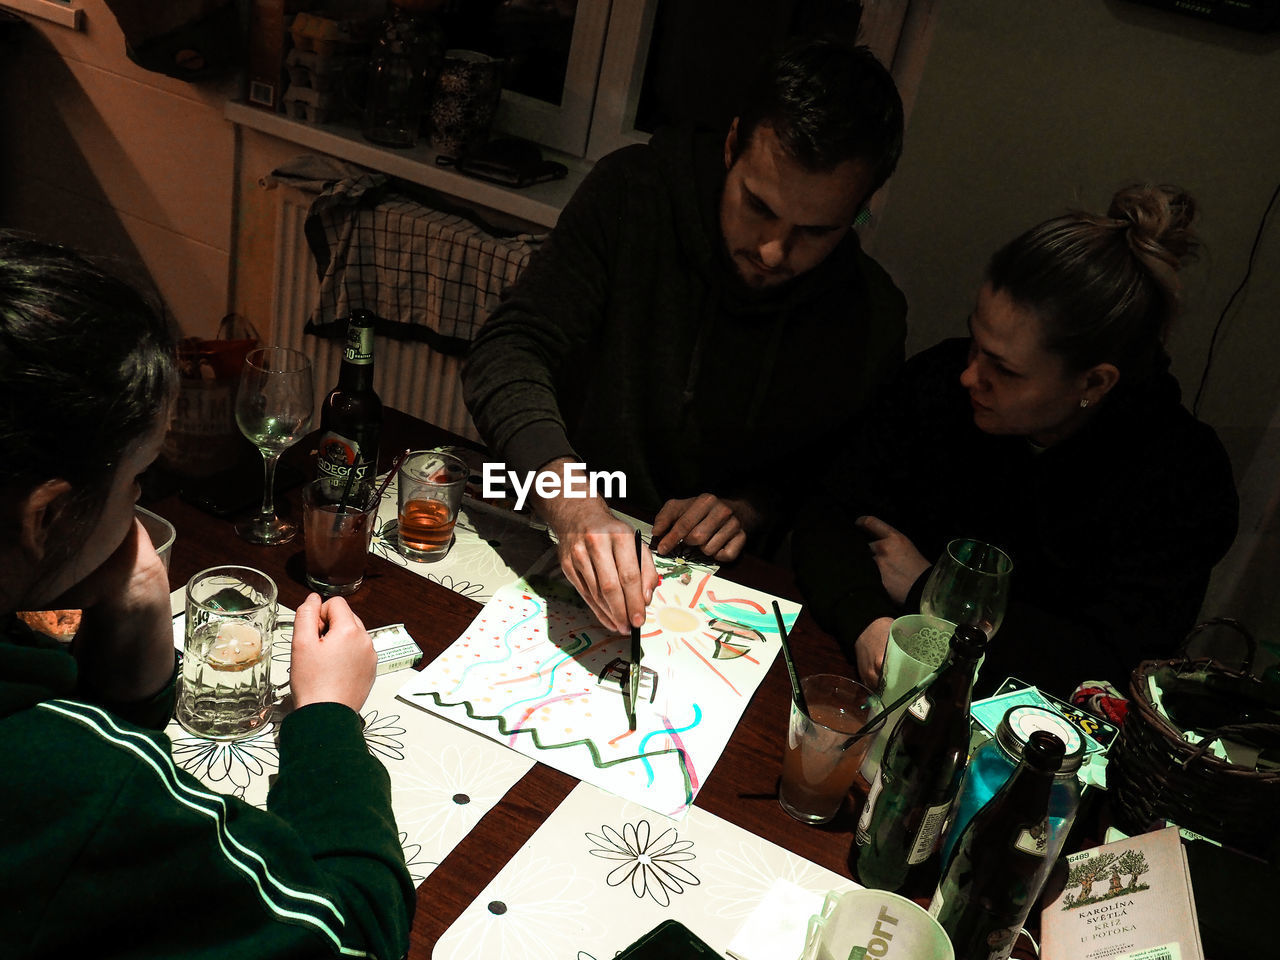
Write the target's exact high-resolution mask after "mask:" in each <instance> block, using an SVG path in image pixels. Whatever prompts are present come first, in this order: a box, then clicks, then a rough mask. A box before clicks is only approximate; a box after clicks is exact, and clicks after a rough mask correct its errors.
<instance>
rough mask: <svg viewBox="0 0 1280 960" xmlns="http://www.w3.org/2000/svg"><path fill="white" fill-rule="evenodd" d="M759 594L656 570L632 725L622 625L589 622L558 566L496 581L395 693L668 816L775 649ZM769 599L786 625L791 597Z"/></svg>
mask: <svg viewBox="0 0 1280 960" xmlns="http://www.w3.org/2000/svg"><path fill="white" fill-rule="evenodd" d="M773 600H774V598H773V597H771V596H769V595H767V594H764V593H761V592H759V591H757V590H752V589H750V588H747V587H743V586H740V585H739V584H736V583H732V582H730V581H728V580H722V579H720V578H718V577H716V576H714V575H712V574H710V573H702V572H699V571H695V570H688V569H686V570H685V571H684V572H683V573H681V574H680V575H678V576H677V575H669V576H666V577H664V579H663V581H662V583H661V584H660V585H659V587H658V589H657V590H656V591H655V593H654V596H653V600H652V602H651V603H650V604H649V608H648V611H647V619H646V621H645V625H644V627H643V628H642V630H641V638H642V643H643V651H644V655H643V658H642V665H643V675H642V678H641V682H640V684H639V687H638V689H639V703H638V707H637V710H636V729H635V730H631V729H629V723H628V719H629V718H628V716H627V710H626V706H625V698H624V696H623V690H624V689H625V687H626V684H627V681H626V679H625V678H626V675H627V667H628V664H629V663H630V637H629V636H628V635H618V634H612V633H609V632H608V631H606V630H605V629H604V628H602V627H601V626H599V624H598V623H597V622H596V619H595V617H594V615H593V614H592V613H591V611H590V610H589V609H588V608H587V607H586V605H585V604H584V603H583V602H582V600H581V599H580V598H579V597H578V595H577V593H576V591H575V590H574V589H573V587H572V586H571V585H570V584H569V583H568V582H567V581H566V580H565V579H564V578H563V576H562V575H561V574H560V572H559V570H558V569H556V570H553V571H551V572H539V573H534V574H530V575H529V576H528V577H526V578H524V579H522V580H519V581H517V582H516V583H515V584H512V585H511V586H507V587H503V588H502V589H501V590H499V591H498V593H497V594H495V595H494V597H493V599H492V600H491V601H489V603H488V604H486V605H485V607H484V609H483V610H481V611H480V614H479V615H478V616H477V617H476V619H475V620H474V621H473V622H472V624H471V626H470V627H469V628H468V629H467V630H466V632H465V633H463V635H462V636H461V637H460V638H459V639H458V640H457V641H456V642H455V643H454V644H453V645H451V646H450V647H449V648H448V649H447V650H445V651H444V652H443V653H442V654H441V655H440V656H439V657H437V658H436V659H435V660H434V661H433V662H432V663H431V664H429V665H428V666H427V667H426V668H425V669H424V670H422V671H421V672H420V673H417V674H414V675H412V676H411V677H410V678H409V680H408V681H407V682H406V683H405V685H404V687H403V689H402V690H401V691H400V696H401V698H402V699H404V700H407V701H408V702H410V703H414V704H417V705H418V706H420V707H422V708H423V709H426V710H430V711H432V712H433V713H437V714H439V715H440V716H442V717H445V718H447V719H449V720H452V721H454V722H455V723H458V724H460V725H462V726H465V727H469V728H471V729H473V730H476V731H478V732H480V733H483V734H485V735H486V736H489V737H492V738H493V739H494V740H497V741H498V742H500V743H504V744H506V745H507V746H509V747H511V748H512V749H514V750H518V751H520V752H522V753H524V754H526V755H528V756H530V757H533V758H535V759H537V760H540V761H542V762H543V763H546V764H548V765H550V766H552V767H555V768H556V769H558V770H562V771H564V772H565V773H568V774H570V775H572V776H575V777H577V778H579V779H580V780H586V781H587V782H589V783H593V784H595V785H596V786H599V787H602V788H603V789H606V790H608V791H610V792H612V793H615V794H617V795H618V796H620V797H624V798H626V799H629V800H634V801H636V802H637V803H641V804H643V805H644V806H646V807H648V808H649V809H651V810H654V811H656V812H658V813H661V814H664V815H667V816H682V815H683V813H684V811H685V810H686V809H687V808H688V807H689V805H691V804H692V803H693V800H694V798H695V797H696V796H697V793H698V790H699V789H700V788H701V786H702V784H703V782H705V780H706V778H707V777H708V776H709V775H710V773H711V770H712V767H714V765H715V763H716V761H717V760H718V759H719V757H720V754H721V753H722V752H723V750H724V747H725V744H726V743H727V742H728V739H729V736H730V735H731V734H732V733H733V730H734V728H735V726H736V725H737V723H738V720H739V718H740V717H741V716H742V712H743V710H745V709H746V706H747V703H748V702H749V701H750V699H751V696H752V694H753V693H754V692H755V690H756V688H757V687H758V686H759V684H760V682H761V680H763V678H764V676H765V674H766V673H767V672H768V670H769V667H770V665H771V664H772V663H773V660H774V658H775V657H776V656H777V654H778V650H779V649H780V646H779V642H778V627H777V620H776V618H775V615H774V613H773V609H772V606H771V604H772V602H773ZM779 603H780V609H781V611H782V614H783V619H784V622H785V623H786V625H787V628H788V630H789V629H790V627H791V624H792V623H794V621H795V618H796V617H797V616H798V615H799V612H800V606H799V604H796V603H792V602H790V601H779Z"/></svg>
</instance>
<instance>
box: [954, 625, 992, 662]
mask: <svg viewBox="0 0 1280 960" xmlns="http://www.w3.org/2000/svg"><path fill="white" fill-rule="evenodd" d="M986 649H987V634H986V632H985V631H984V630H983V629H982V628H981V627H975V626H973V625H972V624H969V623H961V624H958V625H957V626H956V630H955V633H953V634H952V635H951V652H952V653H953V654H959V655H960V656H962V657H964V658H965V659H967V660H977V659H978V657H980V656H982V654H983V652H984V651H985V650H986Z"/></svg>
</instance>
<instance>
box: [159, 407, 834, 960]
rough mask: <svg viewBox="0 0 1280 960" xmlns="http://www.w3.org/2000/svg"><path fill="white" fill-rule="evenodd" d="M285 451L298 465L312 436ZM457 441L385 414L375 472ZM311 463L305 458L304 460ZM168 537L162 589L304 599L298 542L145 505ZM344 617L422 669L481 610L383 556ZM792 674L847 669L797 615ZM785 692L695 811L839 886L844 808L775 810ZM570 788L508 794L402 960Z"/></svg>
mask: <svg viewBox="0 0 1280 960" xmlns="http://www.w3.org/2000/svg"><path fill="white" fill-rule="evenodd" d="M308 441H312V442H304V443H302V444H299V445H298V446H297V447H296V448H295V449H294V450H293V451H290V453H291V454H292V455H293V456H294V457H296V458H298V459H299V461H305V459H306V457H307V455H308V453H310V451H311V450H313V449H314V443H313V441H314V437H311V438H308ZM458 442H462V443H465V442H466V441H462V440H460V438H458V437H455V436H453V435H451V434H449V433H446V432H445V431H442V430H440V429H438V428H436V427H433V426H431V425H430V424H427V423H424V422H423V421H421V420H417V419H415V418H412V417H409V416H406V415H404V414H401V413H398V412H397V411H393V410H388V411H386V416H385V419H384V424H383V438H382V463H381V468H382V469H384V470H385V469H386V468H387V467H388V466H389V465H390V461H391V460H392V459H394V456H395V454H396V453H397V452H399V451H400V450H403V449H405V448H406V447H413V448H415V449H418V448H422V447H431V446H436V445H438V444H441V443H458ZM312 456H313V455H312ZM277 502H278V507H279V509H280V512H281V513H291V514H292V516H294V517H297V515H298V505H297V498H296V491H294V495H288V494H286V495H283V496H279V497H278V498H277ZM144 505H145V506H147V507H148V508H149V509H152V510H154V511H155V512H157V513H159V514H160V515H161V516H163V517H165V518H166V519H168V520H169V521H170V522H172V523H173V524H174V526H175V527H177V529H178V539H177V542H176V543H175V544H174V548H173V555H172V558H171V567H170V571H169V582H170V585H171V586H172V587H173V588H174V589H177V588H179V587H181V586H182V585H183V584H185V583H186V582H187V580H188V579H189V578H190V577H191V576H192V574H194V573H196V572H197V571H200V570H203V569H205V568H206V567H212V566H216V565H218V564H223V563H243V564H247V565H249V566H252V567H257V568H258V569H260V570H263V571H265V572H266V573H268V574H269V575H270V576H271V577H273V578H274V579H275V581H276V583H277V584H278V586H279V589H280V602H281V603H282V604H284V605H286V606H289V607H296V606H297V605H298V604H300V603H301V602H302V601H303V600H304V599H305V598H306V595H307V592H308V588H307V587H306V583H305V580H304V579H303V573H304V559H303V552H302V541H301V538H297V539H295V540H294V541H293V542H291V543H287V544H283V545H280V546H274V547H261V546H255V545H254V544H250V543H246V542H245V541H243V540H241V539H240V538H239V537H237V536H236V534H235V531H234V529H233V528H232V524H231V522H230V521H227V520H222V519H219V518H217V517H214V516H212V515H210V514H207V513H204V512H202V511H201V510H198V509H196V508H195V507H193V506H190V505H189V504H187V503H186V502H184V501H183V500H182V499H181V498H180V497H179V496H177V495H176V494H170V495H168V496H165V497H162V498H160V499H157V500H152V501H148V502H146V503H145V504H144ZM720 576H723V577H726V578H728V579H730V580H734V581H737V582H739V583H742V584H745V585H746V586H749V587H754V588H756V589H759V590H764V591H767V592H768V593H772V594H774V595H776V596H781V597H787V598H790V599H794V600H799V599H800V597H799V594H798V592H797V591H796V587H795V584H794V582H793V580H792V578H791V575H790V574H789V573H788V572H787V571H784V570H782V569H780V568H779V567H776V566H774V565H771V564H768V563H765V562H763V561H760V560H758V559H756V558H754V557H743V558H742V559H740V560H738V561H737V562H735V563H733V564H731V565H728V566H725V567H723V568H722V569H721V571H720ZM349 599H350V603H351V606H352V609H354V610H355V611H356V613H357V614H358V615H359V616H360V617H361V619H362V620H363V621H364V622H365V624H367V625H368V626H370V627H375V626H381V625H382V624H386V623H399V622H403V623H404V624H405V625H406V626H407V628H408V629H409V632H410V633H411V634H412V635H413V636H414V637H415V638H416V639H417V641H418V643H419V645H420V646H421V647H422V648H423V651H424V654H425V656H424V660H423V662H424V663H426V662H429V661H430V660H432V659H433V658H434V657H436V656H437V655H438V654H439V653H440V652H441V651H443V650H444V649H445V648H446V647H448V646H449V645H450V644H451V643H452V642H453V641H454V640H455V639H457V637H458V636H459V635H461V634H462V632H463V631H464V630H465V629H466V628H467V627H468V626H469V625H470V623H471V621H472V619H473V618H474V617H475V615H476V613H477V612H478V611H479V610H480V604H478V603H477V602H475V601H474V600H470V599H468V598H466V597H463V596H461V595H459V594H456V593H454V592H452V591H450V590H446V589H445V588H444V587H441V586H439V585H437V584H435V583H432V582H430V581H428V580H426V579H425V578H422V577H419V576H417V575H416V574H415V573H413V572H411V571H408V570H404V569H402V568H400V567H398V566H396V565H395V564H393V563H390V562H388V561H386V560H384V559H382V558H381V557H378V556H374V555H371V556H370V557H369V567H368V571H367V574H366V577H365V582H364V586H363V587H361V589H360V591H359V592H358V593H356V594H355V595H354V596H353V597H351V598H349ZM791 638H792V639H791V643H792V649H793V652H794V655H795V659H796V666H797V669H798V670H799V671H800V673H801V674H807V673H822V672H827V671H830V672H847V671H848V670H849V669H850V666H849V664H848V662H847V661H846V660H845V658H844V656H843V655H842V654H841V652H840V649H839V647H838V646H837V645H836V643H835V641H834V639H832V638H831V637H830V636H829V635H827V634H826V633H824V632H823V631H822V630H820V629H819V628H818V627H817V625H816V624H815V623H814V622H813V620H812V619H811V618H810V617H809V615H808V613H807V612H806V613H802V614H801V617H800V619H799V620H798V621H797V623H796V625H795V629H794V630H793V632H792V634H791ZM790 698H791V689H790V684H789V682H788V680H787V672H786V668H785V665H784V664H783V662H782V660H781V658H779V659H778V660H777V661H776V662H775V663H774V665H773V667H772V669H771V670H770V671H769V674H768V676H767V677H766V678H765V681H764V682H763V683H762V684H761V686H760V688H759V690H757V691H756V694H755V696H754V697H753V698H752V701H751V703H750V705H749V706H748V707H747V710H746V712H745V713H744V714H743V716H742V720H741V722H740V723H739V725H738V728H737V730H736V731H735V733H734V735H733V737H732V738H731V739H730V741H729V744H728V746H727V747H726V748H725V751H724V754H723V755H722V756H721V758H720V760H719V762H718V763H717V764H716V766H715V768H714V770H713V771H712V773H711V776H710V777H709V778H708V779H707V781H706V783H705V785H704V786H703V788H702V791H701V792H700V793H699V794H698V799H697V805H698V806H699V807H702V808H703V809H705V810H708V811H710V812H711V813H714V814H716V815H717V816H719V817H723V818H724V819H726V820H729V821H731V822H733V823H736V824H738V825H739V826H742V827H744V828H746V829H747V830H750V831H751V832H752V833H755V834H757V835H759V836H761V837H764V838H766V839H768V840H771V841H773V842H774V843H777V844H779V845H781V846H783V847H786V848H787V849H789V850H792V851H794V852H795V853H797V854H799V855H800V856H802V857H805V858H807V859H809V860H812V861H814V862H815V863H818V864H821V865H822V866H824V867H827V868H828V869H830V870H833V871H835V872H837V873H839V874H841V875H843V876H849V868H848V865H847V863H846V858H847V856H848V853H849V847H850V845H851V844H852V842H853V825H854V819H853V814H852V812H851V811H849V810H848V809H846V810H845V811H844V812H843V813H842V814H841V815H840V816H839V817H837V818H836V820H835V821H833V822H832V823H831V824H828V825H826V826H821V827H812V826H806V825H804V824H801V823H799V822H797V821H795V820H793V819H791V817H789V816H788V815H787V814H785V813H784V812H783V811H782V808H781V807H779V806H778V801H777V780H778V773H779V771H780V770H781V765H782V744H783V740H784V737H785V734H786V725H787V717H788V712H789V709H790ZM576 782H577V781H576V780H575V779H574V778H573V777H570V776H568V775H567V774H564V773H561V772H559V771H557V770H553V769H551V768H550V767H547V766H545V765H543V764H540V763H539V764H537V765H535V766H534V768H533V769H532V770H531V771H530V772H529V773H528V774H527V775H526V776H525V777H524V778H523V779H522V780H521V781H520V782H519V783H518V784H517V785H516V786H515V787H514V788H513V789H512V790H511V792H510V793H509V794H508V795H507V797H506V798H505V799H504V800H503V801H502V803H500V804H499V805H498V806H497V807H495V808H494V809H493V810H492V811H491V812H490V813H489V815H488V816H486V817H485V818H484V819H483V820H482V821H481V822H480V824H479V825H477V827H476V828H475V829H474V830H473V831H472V832H471V833H470V834H469V835H468V836H467V838H466V839H465V840H464V841H463V842H462V843H461V844H459V846H458V847H457V848H455V849H454V851H453V852H452V853H451V854H450V855H449V856H448V857H447V858H446V859H445V860H444V862H443V863H441V864H440V866H439V867H437V868H436V869H435V870H434V871H433V872H432V874H431V875H430V876H429V877H428V878H427V879H426V881H425V882H424V883H423V884H422V886H421V887H419V888H418V910H417V914H416V915H415V917H414V923H413V938H412V943H411V946H410V950H409V956H410V958H412V960H427V958H429V957H430V956H431V950H432V947H433V946H434V944H435V942H436V940H437V939H438V938H439V937H440V936H441V935H442V934H443V933H444V932H445V931H446V930H447V929H448V928H449V926H450V924H452V923H453V921H454V920H455V919H456V918H457V917H458V915H459V914H460V913H461V912H462V911H463V910H464V909H465V908H466V907H467V906H468V904H470V903H471V902H472V901H473V900H475V899H476V897H477V896H479V894H480V892H481V890H482V889H483V888H484V886H485V884H487V883H488V882H489V881H490V880H491V879H492V878H493V877H494V876H495V875H496V874H497V873H498V871H499V870H500V869H501V868H502V867H503V866H504V865H505V864H506V862H507V861H508V860H509V859H510V858H511V857H512V856H514V855H515V853H516V852H517V851H518V850H519V849H520V848H521V846H523V844H524V843H525V842H526V841H527V840H528V839H529V837H530V836H532V835H533V833H534V831H535V830H537V828H538V827H539V826H540V825H541V824H542V822H543V820H544V819H546V817H547V816H548V815H549V814H550V813H551V812H552V811H553V810H554V809H555V808H556V806H557V805H558V804H559V803H560V801H561V800H563V799H564V798H565V796H566V795H568V793H569V791H570V790H571V789H572V788H573V786H574V784H575V783H576Z"/></svg>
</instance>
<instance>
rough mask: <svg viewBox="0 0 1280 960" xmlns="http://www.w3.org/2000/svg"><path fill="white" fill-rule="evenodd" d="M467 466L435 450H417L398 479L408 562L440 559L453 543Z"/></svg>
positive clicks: (403, 551) (402, 535)
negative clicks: (454, 527)
mask: <svg viewBox="0 0 1280 960" xmlns="http://www.w3.org/2000/svg"><path fill="white" fill-rule="evenodd" d="M468 475H469V471H468V469H467V465H466V464H465V463H463V462H462V461H461V460H459V459H458V458H457V457H455V456H452V455H450V454H447V453H439V452H437V451H435V450H415V451H414V452H413V453H410V454H409V455H408V456H407V457H405V458H404V462H403V463H402V464H400V472H399V473H398V474H397V476H396V483H397V485H398V486H399V496H400V501H399V502H400V513H399V521H400V522H399V535H400V553H401V554H402V555H404V556H405V557H406V558H408V559H409V560H418V561H428V560H439V559H441V558H442V557H444V556H445V554H447V553H448V552H449V547H450V546H451V545H452V544H453V526H454V524H455V523H457V522H458V509H459V508H460V507H461V506H462V492H463V490H464V489H465V488H466V485H467V476H468Z"/></svg>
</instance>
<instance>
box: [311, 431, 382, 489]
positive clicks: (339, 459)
mask: <svg viewBox="0 0 1280 960" xmlns="http://www.w3.org/2000/svg"><path fill="white" fill-rule="evenodd" d="M370 466H371V464H370V463H369V461H367V460H364V459H360V458H359V451H358V450H357V448H356V445H355V443H353V442H352V441H351V440H348V439H347V438H346V437H344V436H343V435H342V434H340V433H334V432H332V431H330V432H329V433H326V434H325V435H324V436H323V437H322V438H321V439H320V447H319V450H318V452H317V456H316V473H317V474H319V476H320V477H321V478H322V479H324V480H328V481H329V482H330V484H335V483H336V484H340V485H345V484H346V482H347V474H348V473H350V472H351V471H352V469H353V468H354V470H355V474H356V475H355V482H359V481H361V480H365V479H367V478H368V476H369V467H370ZM339 491H341V486H339Z"/></svg>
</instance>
